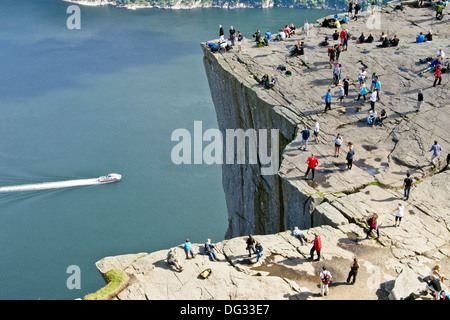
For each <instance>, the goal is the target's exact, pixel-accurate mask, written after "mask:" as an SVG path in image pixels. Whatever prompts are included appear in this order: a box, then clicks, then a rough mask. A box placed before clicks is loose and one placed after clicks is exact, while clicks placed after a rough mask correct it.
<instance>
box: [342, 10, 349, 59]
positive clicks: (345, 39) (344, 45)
mask: <svg viewBox="0 0 450 320" xmlns="http://www.w3.org/2000/svg"><path fill="white" fill-rule="evenodd" d="M344 18H347V17H344ZM349 40H350V33H349V32H348V31H347V32H346V33H345V38H344V43H343V44H342V49H343V50H344V51H347V49H348V41H349Z"/></svg>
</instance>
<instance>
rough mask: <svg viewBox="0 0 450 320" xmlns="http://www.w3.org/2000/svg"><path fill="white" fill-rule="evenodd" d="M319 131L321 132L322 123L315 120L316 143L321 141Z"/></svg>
mask: <svg viewBox="0 0 450 320" xmlns="http://www.w3.org/2000/svg"><path fill="white" fill-rule="evenodd" d="M319 132H320V125H319V121H317V119H316V120H314V140H315V141H316V143H319V142H320V138H319Z"/></svg>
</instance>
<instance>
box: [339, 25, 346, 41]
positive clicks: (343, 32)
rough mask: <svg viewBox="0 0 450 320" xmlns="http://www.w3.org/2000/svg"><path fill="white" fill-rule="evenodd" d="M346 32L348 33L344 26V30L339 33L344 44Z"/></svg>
mask: <svg viewBox="0 0 450 320" xmlns="http://www.w3.org/2000/svg"><path fill="white" fill-rule="evenodd" d="M345 34H346V32H345V29H344V28H342V31H341V33H340V34H339V37H340V38H341V45H344V39H345Z"/></svg>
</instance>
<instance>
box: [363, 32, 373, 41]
mask: <svg viewBox="0 0 450 320" xmlns="http://www.w3.org/2000/svg"><path fill="white" fill-rule="evenodd" d="M364 42H365V43H372V42H373V35H372V34H371V33H370V34H369V36H368V37H367V39H366V40H365V41H364Z"/></svg>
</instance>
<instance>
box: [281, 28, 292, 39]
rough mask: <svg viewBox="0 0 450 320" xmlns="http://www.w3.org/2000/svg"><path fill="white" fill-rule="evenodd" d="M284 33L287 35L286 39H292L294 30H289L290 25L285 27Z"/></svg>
mask: <svg viewBox="0 0 450 320" xmlns="http://www.w3.org/2000/svg"><path fill="white" fill-rule="evenodd" d="M283 31H284V33H285V34H286V37H288V38H290V37H291V32H292V30H291V28H289V25H285V26H284V29H283Z"/></svg>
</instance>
